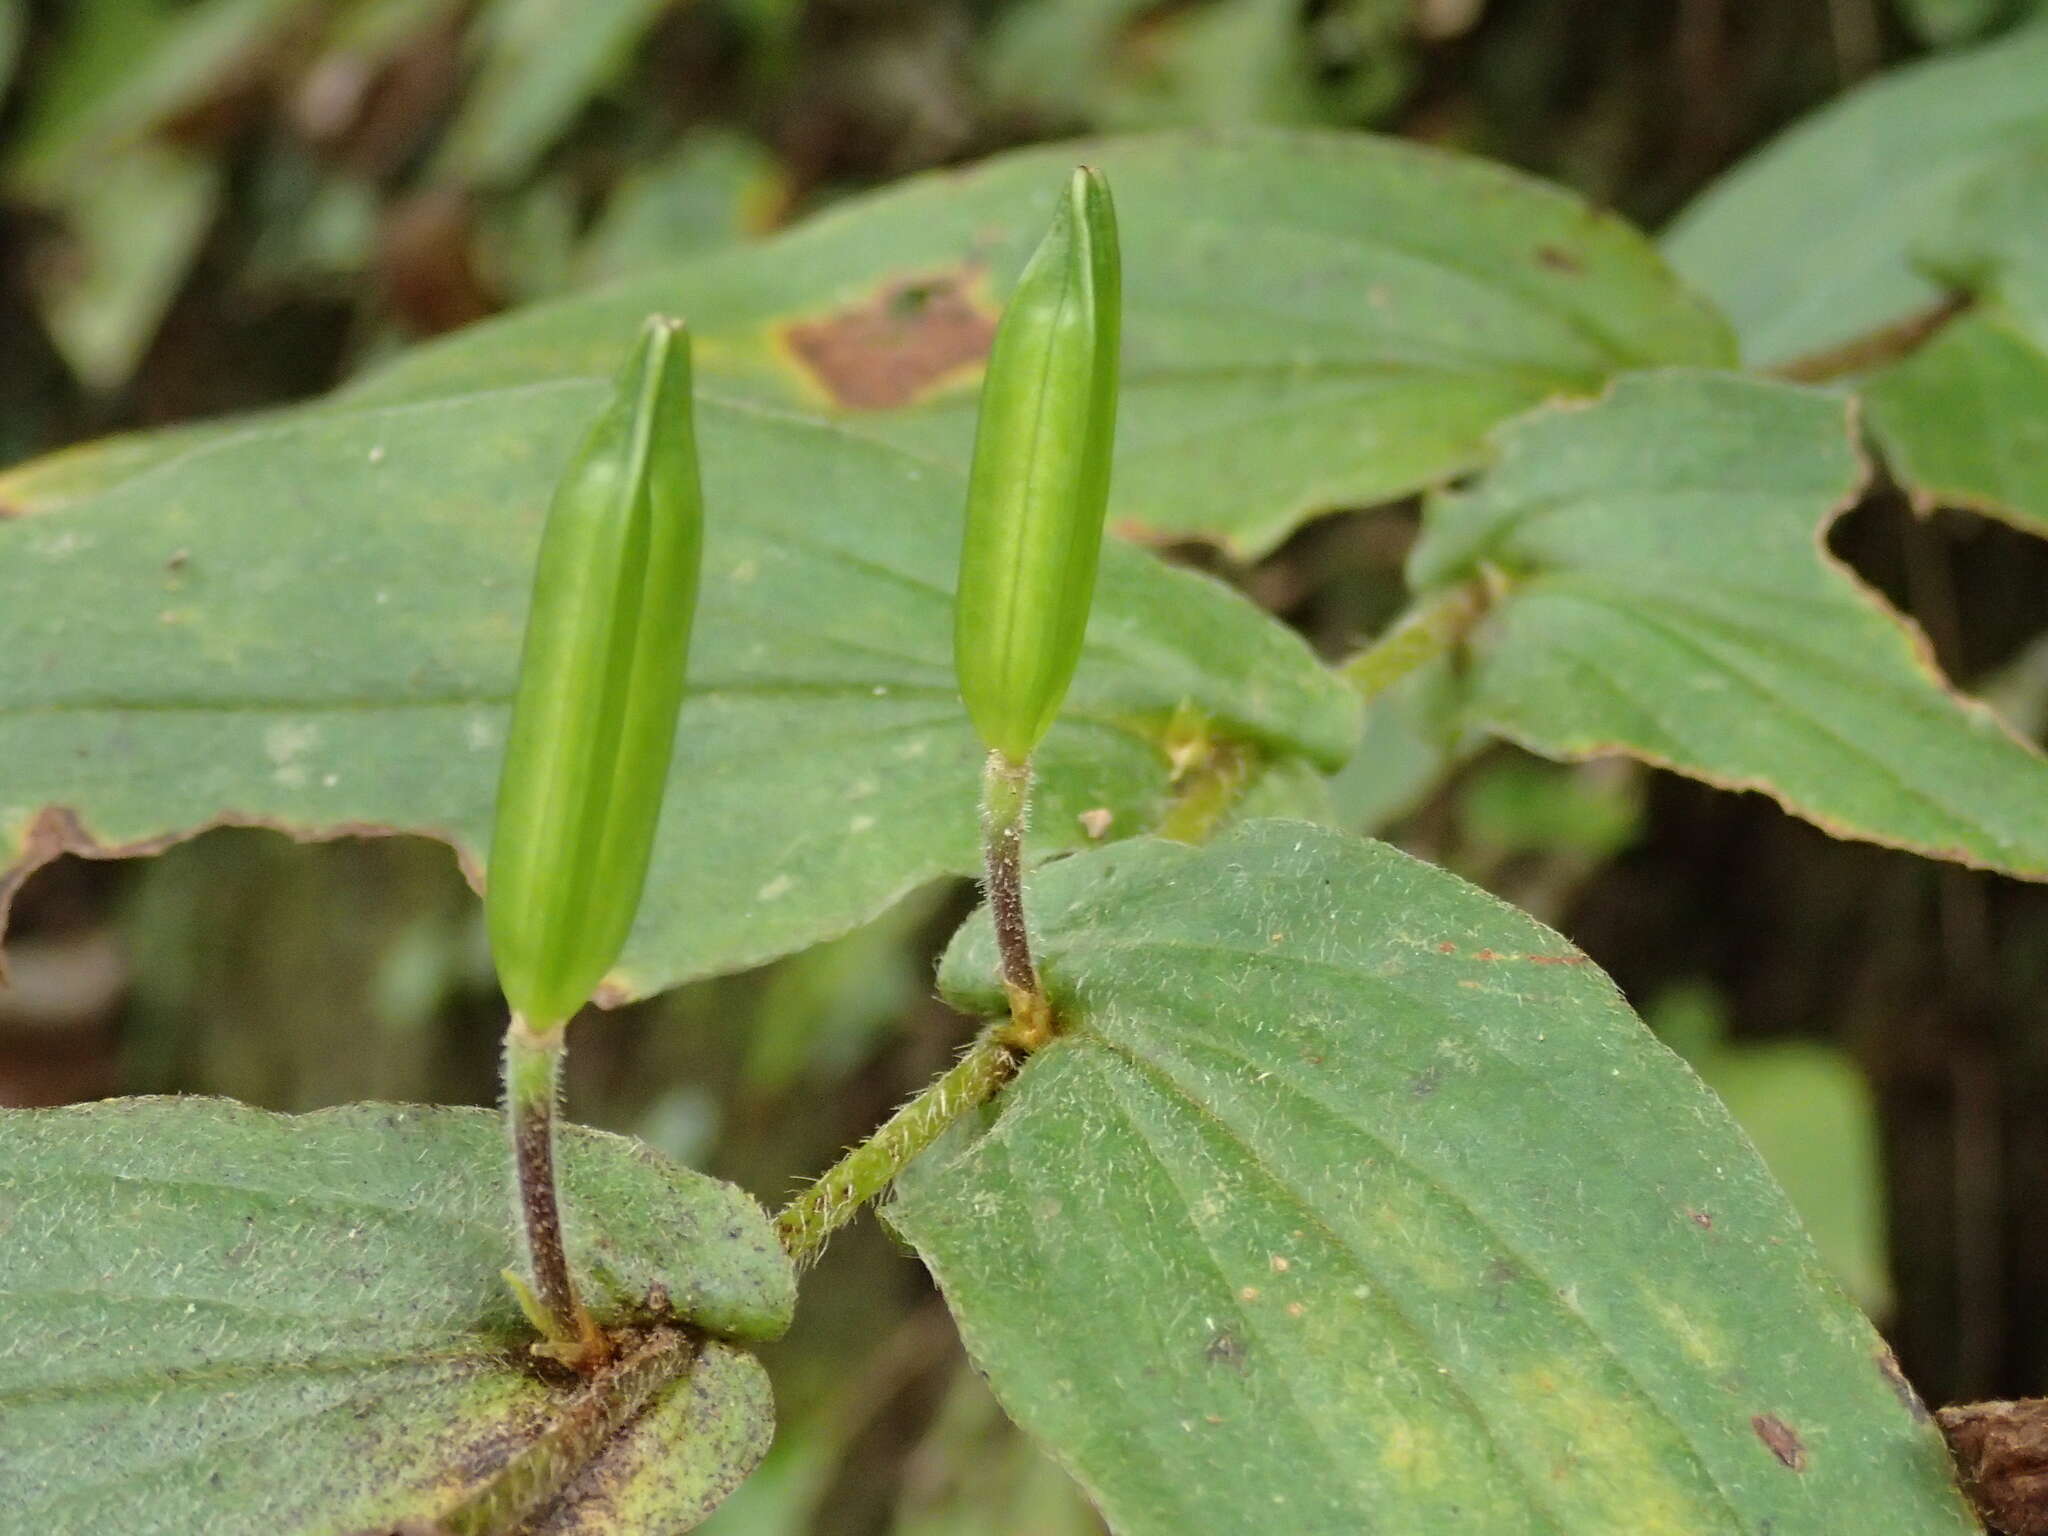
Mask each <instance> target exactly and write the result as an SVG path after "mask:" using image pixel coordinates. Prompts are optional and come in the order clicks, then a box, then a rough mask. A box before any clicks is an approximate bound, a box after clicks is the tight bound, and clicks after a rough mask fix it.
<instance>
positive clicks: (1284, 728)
mask: <svg viewBox="0 0 2048 1536" xmlns="http://www.w3.org/2000/svg"><path fill="white" fill-rule="evenodd" d="M631 330H632V328H631V327H628V328H627V329H625V330H623V331H621V332H620V333H619V334H618V336H617V337H615V338H609V339H608V340H607V343H606V346H605V350H606V351H613V350H616V349H617V348H623V346H624V345H625V343H626V341H628V340H629V339H630V336H631ZM607 392H608V386H607V385H606V384H605V383H604V382H602V381H598V380H590V381H584V380H577V379H561V380H555V381H552V382H543V383H536V384H529V385H508V386H507V387H505V388H502V389H496V390H484V391H481V392H477V393H467V394H459V395H452V396H449V397H447V398H445V399H439V400H433V401H422V402H416V403H412V404H406V405H394V406H386V407H378V408H341V407H335V408H328V409H319V410H313V411H308V412H303V413H299V414H295V415H285V416H278V417H271V418H266V419H264V420H261V421H258V422H254V423H251V424H249V425H247V426H245V427H243V428H242V429H241V430H239V431H236V432H231V433H224V434H216V435H212V436H207V437H202V438H201V439H199V441H198V442H197V443H196V444H193V445H190V446H188V447H186V448H185V449H184V450H183V451H182V452H181V453H180V454H179V455H178V456H177V457H175V458H173V459H171V460H169V461H167V462H163V463H161V464H159V465H157V466H156V467H155V468H153V469H149V470H146V471H143V472H142V473H140V474H137V475H135V476H132V477H130V478H127V479H124V480H123V481H122V482H121V483H120V484H119V485H117V486H115V487H114V488H112V489H109V490H106V491H104V492H102V493H100V494H98V495H96V496H92V497H89V498H87V499H85V500H84V501H81V502H79V503H76V504H74V505H72V506H71V507H69V508H68V509H66V510H64V511H62V512H55V513H50V514H46V515H36V516H29V517H23V518H17V519H13V520H0V902H4V897H5V894H6V892H7V890H8V888H9V887H10V885H11V884H12V883H14V882H18V880H19V879H20V878H21V877H22V876H23V875H24V874H25V872H26V871H27V870H29V869H31V868H33V867H34V866H35V865H36V864H37V863H38V862H40V861H42V860H45V859H47V858H50V857H52V856H54V855H55V854H57V853H59V852H61V851H63V850H65V849H67V848H68V849H76V850H79V851H84V852H116V853H118V852H126V851H148V850H150V849H151V848H153V847H156V846H161V844H162V843H163V842H164V841H167V840H170V839H172V838H174V837H177V836H180V835H184V834H188V833H190V832H191V831H193V830H195V829H197V828H199V827H202V826H205V825H207V824H209V823H212V822H216V821H234V822H250V823H260V824H264V825H277V826H282V827H285V828H288V829H292V830H297V831H301V832H306V833H313V834H321V833H329V834H331V833H342V832H348V831H351V830H355V829H372V830H374V829H378V828H391V827H397V828H402V829H407V830H414V831H420V832H427V833H431V834H434V835H437V836H440V837H443V838H446V839H447V840H449V841H450V842H452V843H454V844H455V846H456V847H457V849H458V850H459V851H460V852H461V853H462V854H463V855H464V857H465V859H466V860H467V861H468V862H469V864H470V866H471V868H472V869H474V868H476V867H477V866H479V865H480V864H481V863H482V862H483V860H484V858H485V841H486V839H487V836H488V831H489V827H490V821H491V804H492V797H493V795H494V793H495V787H496V781H497V771H498V757H499V752H500V749H501V746H502V741H503V732H504V722H505V713H506V708H507V703H508V700H509V698H510V694H511V688H512V680H513V674H514V669H515V668H516V666H517V661H518V653H519V636H520V630H521V626H522V624H523V622H524V614H525V606H526V599H527V591H528V585H529V582H530V581H531V572H532V560H533V551H534V546H535V541H536V539H537V537H538V533H539V528H540V522H541V517H542V514H543V511H544V509H545V507H546V504H547V499H548V495H549V492H550V489H551V487H552V485H553V482H554V479H555V476H556V474H557V472H558V470H559V467H560V466H561V464H562V463H563V462H564V460H565V459H566V457H567V455H568V454H569V453H570V451H571V449H572V447H573V445H574V443H575V441H576V440H577V437H578V436H579V435H580V432H581V430H582V424H583V423H584V422H585V421H586V420H587V419H589V417H590V416H592V415H593V414H594V413H595V412H596V411H597V410H598V409H599V407H600V406H601V404H602V403H603V401H604V400H605V399H606V398H607V397H608V393H607ZM699 413H700V415H699V441H700V449H701V452H702V457H703V471H704V482H705V495H706V506H707V522H708V529H707V536H706V547H705V563H704V590H703V596H702V600H701V606H700V609H699V613H698V619H697V626H696V641H695V644H694V645H693V648H692V654H691V692H690V696H689V698H688V700H687V701H686V702H685V704H684V706H683V711H682V719H681V726H680V730H679V734H678V742H677V752H676V757H675V762H674V765H673V777H672V787H671V792H670V794H669V797H668V802H667V808H666V810H665V812H664V817H663V821H662V827H661V832H660V836H659V839H658V847H657V850H656V854H655V862H654V868H653V871H652V874H651V876H650V879H649V883H648V888H647V896H646V899H645V902H644V903H643V905H642V908H641V911H640V918H639V923H638V926H637V927H636V928H635V930H634V932H633V935H632V937H631V938H630V939H629V940H628V943H627V947H626V952H625V955H624V957H623V959H622V960H621V962H620V967H619V970H618V972H617V973H616V974H615V976H614V978H613V982H612V991H613V993H614V995H626V994H628V993H638V992H644V991H651V990H655V989H658V988H660V987H662V986H665V985H668V984H670V983H672V982H674V981H677V980H680V979H683V978H685V977H689V976H695V975H703V974H707V973H711V972H716V971H724V970H731V969H735V968H737V967H740V966H744V965H747V964H750V963H753V962H756V961H761V960H765V959H768V958H771V957H773V956H775V955H778V954H781V953H785V952H787V951H789V950H793V949H798V948H801V947H803V946H805V945H807V944H810V943H814V942H816V941H817V940H819V939H822V938H826V937H829V936H831V935H832V934H835V933H839V932H843V931H845V930H847V929H849V928H851V927H853V926H854V925H855V924H857V923H858V922H860V921H862V920H864V919H865V918H867V917H870V916H872V915H873V914H874V913H875V912H877V911H878V910H880V909H881V908H882V907H884V906H886V905H887V904H888V903H889V902H891V901H893V900H895V899H896V898H897V897H899V896H901V895H902V894H903V893H904V892H906V891H907V890H909V889H911V888H912V887H914V886H916V885H917V884H919V883H920V882H923V881H925V880H928V879H930V878H932V877H934V876H936V875H939V874H943V873H947V872H967V871H971V870H973V869H975V868H976V867H977V865H978V862H979V844H978V827H977V822H976V815H975V805H976V795H977V786H978V783H979V773H980V762H981V753H980V751H979V749H978V748H977V746H976V743H975V739H974V735H973V732H972V731H971V729H970V728H969V726H968V724H967V719H966V716H965V714H964V713H963V712H962V710H961V707H960V704H959V700H958V698H957V696H956V693H955V690H954V683H953V672H952V659H951V658H952V638H951V637H952V614H951V602H952V581H953V570H954V566H955V562H956V560H957V558H958V549H959V539H960V521H959V519H960V511H961V506H962V497H963V494H964V488H963V484H962V480H963V477H962V476H960V475H957V474H956V473H954V471H953V470H952V469H951V468H950V467H949V466H947V465H944V464H940V463H936V462H934V461H931V460H928V459H925V458H923V457H921V456H919V455H918V454H916V453H913V452H910V451H908V450H905V449H901V448H897V447H892V446H889V445H886V444H882V443H877V442H874V441H870V440H866V439H862V438H859V437H857V436H852V435H849V434H847V433H846V432H844V431H842V430H840V429H839V428H838V427H836V426H834V425H833V424H831V423H829V422H822V421H818V420H813V419H809V418H804V417H801V416H796V415H791V414H789V413H787V412H782V411H777V410H771V409H769V408H766V407H764V406H761V405H758V404H750V403H746V402H745V401H743V400H740V399H738V398H726V397H722V396H717V395H707V396H705V397H704V398H703V399H702V400H701V401H700V404H699ZM1190 713H1191V714H1192V716H1193V717H1194V718H1196V719H1198V720H1201V721H1204V722H1206V723H1208V724H1209V725H1210V726H1211V727H1213V733H1212V734H1213V736H1214V738H1215V739H1216V740H1218V741H1220V742H1223V743H1227V744H1228V745H1229V746H1230V748H1231V750H1232V751H1233V753H1235V754H1236V756H1237V757H1238V758H1240V759H1244V758H1247V757H1248V759H1249V760H1250V761H1251V762H1252V763H1254V764H1255V765H1261V764H1286V763H1288V762H1290V761H1294V760H1306V761H1308V762H1313V763H1316V764H1319V765H1321V766H1324V767H1334V766H1335V765H1336V764H1337V763H1339V762H1341V761H1342V760H1343V758H1344V756H1345V755H1346V754H1347V752H1348V751H1349V749H1350V745H1351V741H1352V737H1353V733H1354V731H1355V728H1356V723H1355V708H1354V706H1353V704H1352V702H1351V700H1350V699H1349V698H1348V697H1347V695H1346V691H1345V690H1344V689H1343V688H1342V687H1341V685H1339V684H1338V683H1337V682H1336V681H1335V680H1334V679H1333V678H1332V677H1330V676H1329V675H1328V674H1327V673H1326V672H1325V671H1324V669H1323V668H1321V667H1320V666H1319V665H1318V664H1317V663H1316V661H1315V659H1314V657H1313V656H1312V655H1311V654H1310V653H1309V651H1308V649H1307V648H1306V646H1304V645H1303V644H1302V643H1301V642H1300V641H1299V640H1298V639H1296V638H1295V637H1294V636H1293V635H1292V634H1291V633H1290V632H1288V631H1287V630H1285V629H1283V628H1282V627H1281V626H1279V625H1278V624H1276V623H1274V622H1273V621H1271V620H1269V619H1268V618H1266V617H1265V616H1264V615H1262V614H1260V613H1259V612H1258V611H1257V610H1256V609H1254V608H1253V607H1252V606H1251V605H1250V604H1249V603H1246V602H1244V601H1242V600H1241V599H1239V598H1237V597H1235V596H1233V595H1232V594H1230V593H1229V592H1228V591H1226V590H1225V589H1224V588H1223V587H1222V586H1220V585H1219V584H1217V583H1215V582H1213V581H1210V580H1208V579H1206V578H1202V577H1198V576H1195V575H1192V574H1188V573H1185V572H1178V571H1172V570H1169V569H1167V568H1166V567H1165V566H1163V565H1162V564H1160V563H1159V562H1158V561H1156V560H1155V559H1153V558H1152V557H1151V556H1150V555H1148V554H1145V553H1143V552H1141V551H1138V550H1133V549H1130V548H1127V547H1124V546H1116V547H1113V548H1111V549H1110V550H1109V551H1108V552H1107V553H1106V556H1105V560H1104V565H1103V571H1102V580H1101V586H1100V590H1099V595H1098V599H1097V606H1096V611H1095V615H1094V620H1093V623H1092V626H1091V629H1090V638H1089V644H1088V649H1087V650H1086V652H1085V653H1084V656H1083V659H1082V662H1081V666H1080V672H1079V676H1078V679H1077V681H1076V684H1075V688H1074V691H1073V694H1072V695H1071V698H1070V702H1069V705H1068V708H1067V711H1066V714H1065V716H1064V717H1063V721H1062V723H1061V724H1060V725H1059V726H1058V727H1056V728H1055V730H1054V731H1053V733H1052V735H1051V737H1050V738H1049V739H1048V741H1047V743H1046V746H1045V748H1044V757H1043V762H1042V768H1043V778H1044V791H1045V793H1044V799H1043V801H1042V803H1041V808H1040V814H1039V818H1038V829H1039V836H1040V841H1039V846H1040V847H1041V848H1044V849H1052V848H1057V847H1060V846H1062V845H1072V844H1075V843H1078V842H1080V841H1082V840H1083V837H1084V833H1083V831H1082V825H1081V822H1080V820H1079V818H1080V816H1081V814H1082V813H1083V812H1086V811H1091V810H1096V809H1107V810H1109V811H1110V812H1111V813H1112V822H1111V825H1112V826H1113V828H1114V829H1115V830H1116V831H1117V832H1118V833H1119V834H1122V833H1127V832H1131V831H1136V830H1140V829H1143V828H1145V827H1147V826H1151V825H1156V824H1157V823H1158V821H1159V820H1160V819H1161V818H1162V817H1163V816H1164V815H1166V814H1167V812H1168V810H1169V808H1170V806H1171V805H1172V803H1173V802H1174V801H1175V799H1176V798H1178V797H1180V796H1181V795H1183V794H1189V793H1195V792H1198V791H1199V789H1200V787H1201V784H1202V782H1203V781H1204V777H1205V771H1204V768H1203V765H1202V763H1201V762H1199V761H1193V762H1188V763H1184V764H1183V767H1184V768H1185V769H1186V770H1187V772H1186V773H1184V774H1183V777H1182V779H1181V782H1180V783H1179V785H1177V786H1176V785H1175V784H1173V783H1171V782H1170V780H1171V775H1172V770H1171V768H1170V767H1169V763H1168V760H1167V756H1166V752H1165V749H1164V745H1163V743H1164V741H1165V736H1166V732H1167V729H1168V726H1169V724H1170V722H1172V721H1173V719H1174V718H1175V717H1176V715H1179V714H1190Z"/></svg>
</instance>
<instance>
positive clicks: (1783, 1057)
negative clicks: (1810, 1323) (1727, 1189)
mask: <svg viewBox="0 0 2048 1536" xmlns="http://www.w3.org/2000/svg"><path fill="white" fill-rule="evenodd" d="M1644 1017H1645V1018H1646V1019H1647V1020H1648V1021H1649V1024H1650V1027H1651V1028H1652V1029H1654V1030H1655V1031H1656V1032H1657V1038H1658V1039H1660V1040H1662V1041H1663V1042H1664V1043H1665V1044H1666V1045H1668V1046H1670V1047H1671V1049H1673V1050H1674V1051H1676V1052H1678V1053H1679V1055H1681V1056H1683V1057H1684V1058H1685V1060H1686V1064H1687V1065H1688V1066H1690V1067H1691V1068H1692V1069H1693V1071H1695V1072H1697V1073H1699V1075H1700V1078H1701V1079H1702V1081H1704V1082H1705V1083H1706V1085H1707V1086H1708V1087H1709V1088H1711V1089H1713V1090H1714V1092H1715V1094H1717V1095H1718V1096H1719V1097H1720V1100H1721V1102H1722V1103H1723V1104H1726V1105H1727V1106H1728V1112H1729V1113H1730V1114H1731V1115H1733V1116H1734V1117H1735V1123H1736V1124H1737V1125H1739V1126H1741V1127H1742V1131H1743V1134H1744V1135H1746V1136H1747V1137H1749V1139H1750V1141H1751V1142H1752V1143H1754V1144H1755V1146H1756V1149H1757V1151H1758V1152H1759V1153H1760V1154H1761V1155H1762V1157H1763V1160H1764V1166H1765V1167H1767V1168H1769V1169H1770V1170H1771V1177H1773V1178H1774V1179H1776V1180H1777V1181H1778V1183H1779V1184H1780V1185H1782V1186H1783V1187H1784V1190H1785V1194H1786V1196H1787V1198H1789V1199H1790V1200H1791V1202H1792V1208H1793V1209H1794V1210H1796V1211H1797V1212H1798V1213H1799V1219H1800V1221H1801V1222H1802V1223H1803V1224H1804V1225H1805V1227H1806V1230H1807V1232H1808V1233H1810V1234H1811V1235H1812V1237H1813V1246H1814V1248H1815V1249H1816V1250H1817V1251H1818V1252H1819V1254H1820V1256H1821V1260H1822V1262H1824V1263H1825V1264H1826V1265H1827V1267H1828V1269H1829V1270H1830V1271H1832V1272H1833V1274H1834V1276H1835V1278H1836V1279H1838V1280H1840V1281H1841V1282H1842V1288H1843V1289H1844V1290H1846V1291H1847V1292H1848V1293H1849V1295H1850V1296H1851V1297H1852V1298H1854V1300H1855V1301H1856V1303H1857V1304H1858V1305H1859V1306H1862V1307H1865V1308H1867V1309H1869V1310H1870V1311H1872V1312H1874V1313H1876V1314H1877V1315H1878V1316H1880V1317H1882V1316H1884V1315H1885V1314H1887V1313H1888V1312H1890V1310H1891V1306H1892V1286H1891V1277H1890V1274H1889V1273H1888V1262H1889V1261H1888V1257H1887V1249H1886V1243H1885V1219H1884V1211H1885V1193H1884V1165H1883V1156H1882V1147H1881V1144H1880V1132H1879V1127H1878V1115H1877V1104H1876V1101H1875V1099H1874V1098H1873V1096H1872V1094H1871V1091H1870V1084H1869V1083H1868V1082H1867V1081H1866V1080H1865V1079H1864V1076H1863V1074H1862V1073H1861V1072H1860V1071H1858V1070H1857V1067H1856V1062H1855V1060H1854V1058H1853V1057H1851V1056H1850V1054H1849V1053H1848V1052H1847V1051H1845V1050H1843V1049H1842V1048H1841V1047H1840V1046H1837V1045H1832V1044H1829V1043H1827V1042H1825V1041H1820V1040H1764V1041H1757V1042H1751V1041H1744V1040H1730V1039H1728V1038H1727V1021H1726V1020H1725V1019H1724V1018H1723V1017H1722V1011H1721V1006H1720V1002H1719V1000H1718V999H1717V998H1716V997H1715V995H1714V994H1713V993H1712V992H1711V991H1709V990H1707V989H1705V988H1703V987H1698V986H1686V987H1678V988H1674V989H1672V990H1671V991H1669V992H1667V993H1665V994H1664V995H1663V996H1661V997H1659V998H1658V999H1657V1000H1656V1001H1655V1002H1654V1003H1653V1004H1652V1005H1651V1006H1650V1007H1649V1008H1647V1009H1645V1010H1644Z"/></svg>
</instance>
